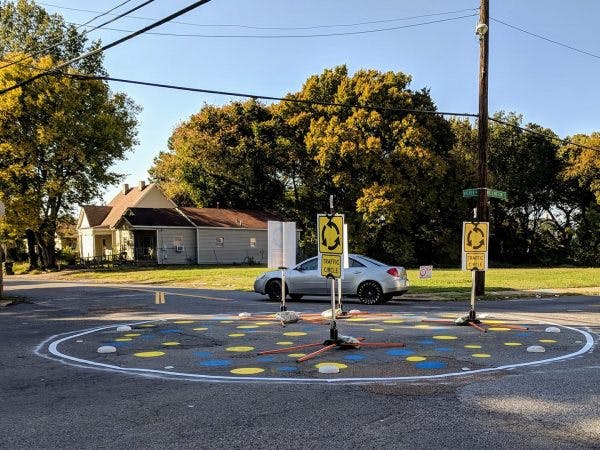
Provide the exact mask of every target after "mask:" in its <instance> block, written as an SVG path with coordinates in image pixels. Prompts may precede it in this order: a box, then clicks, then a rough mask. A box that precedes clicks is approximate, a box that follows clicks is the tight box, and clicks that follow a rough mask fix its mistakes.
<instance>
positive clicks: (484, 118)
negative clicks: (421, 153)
mask: <svg viewBox="0 0 600 450" xmlns="http://www.w3.org/2000/svg"><path fill="white" fill-rule="evenodd" d="M489 12H490V2H489V0H481V5H480V7H479V24H478V25H477V30H476V31H477V35H478V36H479V119H478V120H479V123H478V127H477V176H478V179H479V182H478V186H477V187H478V188H479V191H478V196H477V221H478V222H487V221H488V217H489V211H488V199H487V181H488V180H487V178H488V173H487V154H488V50H489V42H490V32H489V30H490V29H489V25H490V16H489ZM475 294H476V295H483V294H485V271H479V270H478V271H477V272H476V273H475Z"/></svg>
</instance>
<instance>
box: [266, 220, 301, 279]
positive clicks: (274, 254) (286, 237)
mask: <svg viewBox="0 0 600 450" xmlns="http://www.w3.org/2000/svg"><path fill="white" fill-rule="evenodd" d="M267 239H268V243H269V248H268V265H269V267H271V268H277V267H293V266H295V265H296V245H297V243H296V222H277V221H272V220H270V221H269V223H268V231H267Z"/></svg>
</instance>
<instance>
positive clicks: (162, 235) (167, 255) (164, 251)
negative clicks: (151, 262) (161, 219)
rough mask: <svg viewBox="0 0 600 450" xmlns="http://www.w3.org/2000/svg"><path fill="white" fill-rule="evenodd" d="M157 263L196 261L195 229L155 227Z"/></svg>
mask: <svg viewBox="0 0 600 450" xmlns="http://www.w3.org/2000/svg"><path fill="white" fill-rule="evenodd" d="M156 233H157V242H156V247H157V252H158V254H157V256H158V264H194V263H196V230H195V229H193V228H171V227H169V228H157V231H156Z"/></svg>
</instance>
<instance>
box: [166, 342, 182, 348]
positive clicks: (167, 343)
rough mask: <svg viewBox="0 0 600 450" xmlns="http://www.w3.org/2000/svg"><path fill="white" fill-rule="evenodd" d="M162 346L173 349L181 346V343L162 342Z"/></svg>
mask: <svg viewBox="0 0 600 450" xmlns="http://www.w3.org/2000/svg"><path fill="white" fill-rule="evenodd" d="M163 345H165V346H167V347H175V346H177V345H181V343H179V342H163Z"/></svg>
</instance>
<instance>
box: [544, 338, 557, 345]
mask: <svg viewBox="0 0 600 450" xmlns="http://www.w3.org/2000/svg"><path fill="white" fill-rule="evenodd" d="M540 342H543V343H544V344H553V343H554V342H556V341H555V340H554V339H540Z"/></svg>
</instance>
